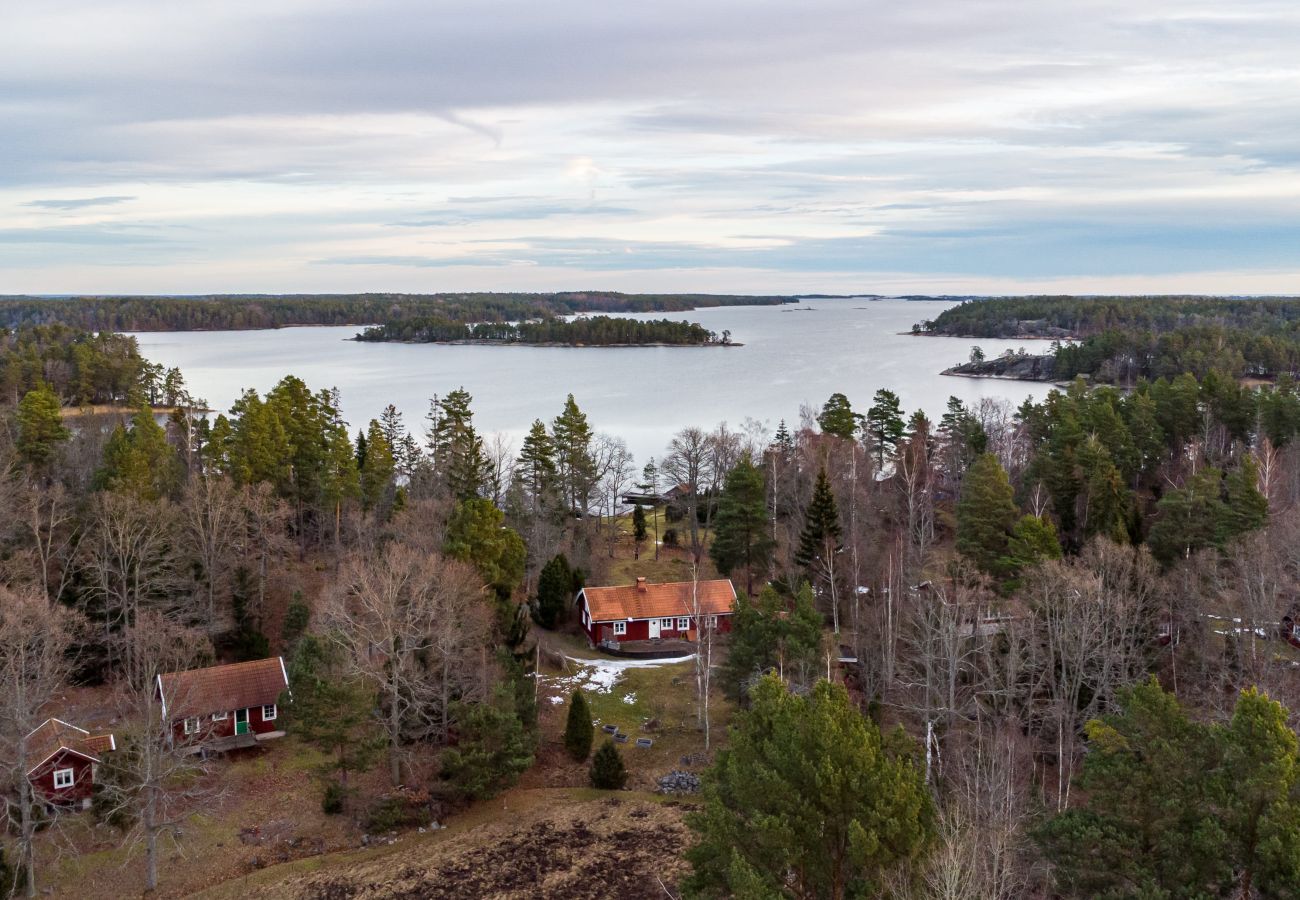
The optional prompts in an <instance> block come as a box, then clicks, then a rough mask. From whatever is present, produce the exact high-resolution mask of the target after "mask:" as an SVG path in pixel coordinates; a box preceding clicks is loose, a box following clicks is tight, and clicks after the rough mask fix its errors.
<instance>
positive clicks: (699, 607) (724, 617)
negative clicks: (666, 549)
mask: <svg viewBox="0 0 1300 900" xmlns="http://www.w3.org/2000/svg"><path fill="white" fill-rule="evenodd" d="M577 606H578V611H579V613H580V614H581V616H582V627H583V629H584V630H586V632H587V637H588V639H590V640H591V642H592V644H601V643H616V644H617V643H622V642H624V641H653V640H660V639H673V640H684V641H693V640H696V638H697V637H698V635H699V631H700V626H701V625H703V626H705V627H709V628H712V629H713V630H714V631H715V632H719V633H721V632H727V631H730V630H731V616H732V613H733V612H734V611H735V608H736V588H735V586H733V585H732V583H731V580H730V579H728V578H719V579H715V580H711V581H700V582H694V581H674V582H667V583H664V584H652V583H650V582H648V581H646V579H644V578H638V579H637V580H636V583H635V584H626V585H617V586H614V587H587V588H583V589H582V590H581V591H579V592H578V599H577Z"/></svg>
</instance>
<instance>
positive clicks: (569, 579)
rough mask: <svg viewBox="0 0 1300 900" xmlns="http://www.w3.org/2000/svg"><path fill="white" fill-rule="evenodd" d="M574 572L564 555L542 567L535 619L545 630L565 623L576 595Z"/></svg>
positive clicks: (552, 559)
mask: <svg viewBox="0 0 1300 900" xmlns="http://www.w3.org/2000/svg"><path fill="white" fill-rule="evenodd" d="M574 582H575V578H574V572H573V570H572V569H571V568H570V567H569V561H568V559H566V558H565V556H564V554H563V553H557V554H556V555H555V556H553V557H551V559H550V560H549V561H548V562H547V563H546V565H544V566H542V571H541V573H540V574H539V575H538V576H537V611H536V614H535V616H534V618H536V619H537V624H538V625H541V626H542V627H543V628H554V627H555V626H556V624H558V623H560V622H562V621H564V619H565V617H566V615H567V614H568V611H569V607H570V606H571V605H572V603H573V598H574V594H575V592H576V591H575V588H574Z"/></svg>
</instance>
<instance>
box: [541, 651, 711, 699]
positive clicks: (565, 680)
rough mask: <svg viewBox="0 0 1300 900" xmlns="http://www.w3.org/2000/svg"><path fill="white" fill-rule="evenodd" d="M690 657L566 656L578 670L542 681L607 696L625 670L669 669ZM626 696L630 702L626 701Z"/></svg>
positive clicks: (567, 690)
mask: <svg viewBox="0 0 1300 900" xmlns="http://www.w3.org/2000/svg"><path fill="white" fill-rule="evenodd" d="M694 658H695V654H694V653H691V654H688V655H686V656H677V657H673V658H672V659H577V658H575V657H572V656H566V657H565V659H567V660H568V661H569V662H571V663H573V664H574V665H576V666H578V671H577V672H576V673H574V674H572V675H556V676H553V677H549V678H547V679H546V681H547V684H548V685H549V686H550V687H552V688H554V689H555V690H558V691H563V692H565V693H568V692H571V691H573V689H574V688H581V689H582V690H584V691H594V692H596V693H600V694H607V693H609V692H610V691H611V690H613V688H614V685H615V683H617V682H618V680H619V679H620V678H622V677H623V673H624V672H626V671H627V670H628V669H654V668H657V667H659V666H673V665H676V664H677V663H683V662H687V661H688V660H692V659H694ZM629 697H630V698H631V699H628V698H629ZM623 702H624V703H635V702H636V697H635V695H632V694H629V695H628V696H627V697H624V698H623Z"/></svg>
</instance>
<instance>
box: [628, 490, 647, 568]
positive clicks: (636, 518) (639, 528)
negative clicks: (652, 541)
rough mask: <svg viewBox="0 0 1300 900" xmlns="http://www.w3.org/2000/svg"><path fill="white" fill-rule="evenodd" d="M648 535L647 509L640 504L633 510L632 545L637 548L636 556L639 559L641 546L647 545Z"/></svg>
mask: <svg viewBox="0 0 1300 900" xmlns="http://www.w3.org/2000/svg"><path fill="white" fill-rule="evenodd" d="M648 534H649V530H648V527H647V525H646V518H645V507H644V506H642V505H641V504H640V503H638V504H637V505H636V506H635V507H633V509H632V545H633V546H634V547H635V548H636V552H635V555H636V557H637V558H638V559H639V558H640V557H641V545H642V544H644V543H645V539H646V536H647V535H648Z"/></svg>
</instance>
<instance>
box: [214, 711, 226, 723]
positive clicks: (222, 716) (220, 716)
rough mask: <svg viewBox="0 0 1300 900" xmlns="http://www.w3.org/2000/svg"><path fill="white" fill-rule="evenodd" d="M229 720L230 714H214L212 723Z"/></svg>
mask: <svg viewBox="0 0 1300 900" xmlns="http://www.w3.org/2000/svg"><path fill="white" fill-rule="evenodd" d="M229 718H230V713H228V712H219V713H213V714H212V721H214V722H224V721H226V719H229Z"/></svg>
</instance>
